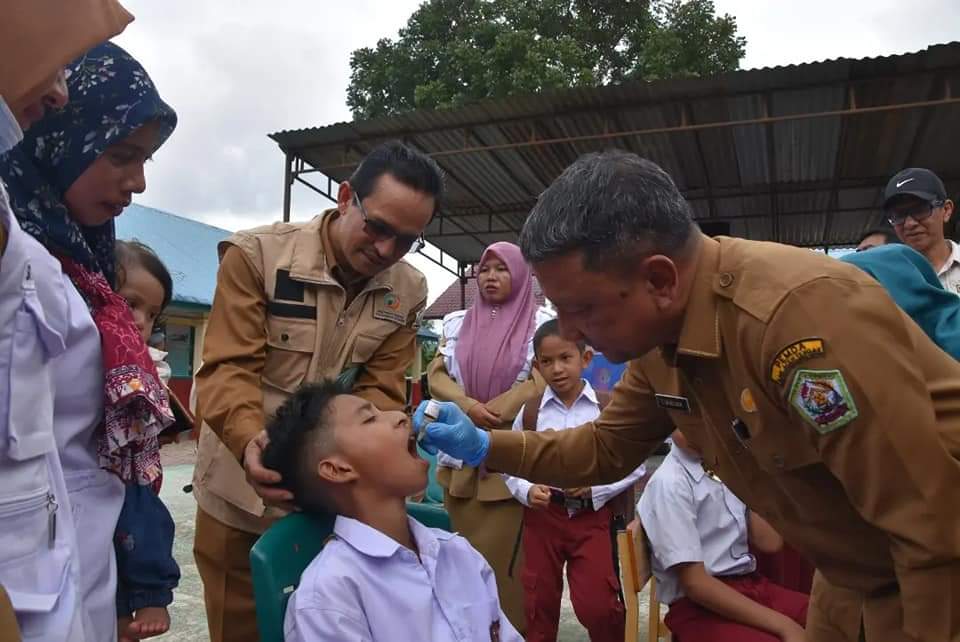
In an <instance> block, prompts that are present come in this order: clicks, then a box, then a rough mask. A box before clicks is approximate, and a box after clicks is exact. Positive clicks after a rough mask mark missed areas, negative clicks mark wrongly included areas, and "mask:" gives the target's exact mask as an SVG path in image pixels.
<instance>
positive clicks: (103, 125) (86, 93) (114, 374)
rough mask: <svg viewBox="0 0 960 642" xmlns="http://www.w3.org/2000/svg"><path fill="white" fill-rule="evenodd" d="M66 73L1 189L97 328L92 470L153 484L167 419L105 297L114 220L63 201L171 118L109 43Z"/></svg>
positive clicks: (8, 163) (0, 165) (136, 69)
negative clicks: (99, 414)
mask: <svg viewBox="0 0 960 642" xmlns="http://www.w3.org/2000/svg"><path fill="white" fill-rule="evenodd" d="M66 73H67V87H68V89H69V91H70V102H69V103H68V104H67V106H66V107H65V108H64V109H62V110H60V111H57V112H53V113H50V114H48V115H47V116H46V117H44V118H43V119H42V120H41V121H40V122H38V123H36V124H35V125H34V126H33V127H31V128H30V130H29V131H28V132H27V134H26V135H25V137H24V140H23V142H22V143H20V145H18V146H17V147H15V148H14V149H12V150H11V151H10V152H8V153H7V154H6V155H4V156H2V157H0V180H2V181H4V182H5V183H6V184H7V188H8V190H9V194H10V204H11V206H12V209H13V211H14V214H15V215H16V217H17V220H18V221H19V222H20V226H21V227H22V228H23V230H24V231H25V232H27V233H28V234H30V235H31V236H33V237H34V238H36V239H37V240H38V241H40V242H41V243H42V244H43V245H44V246H45V247H46V248H47V249H48V250H49V251H50V253H51V254H53V255H54V256H56V257H57V258H58V259H59V260H60V262H61V264H62V265H63V269H64V272H65V273H66V274H67V275H68V276H69V277H70V280H71V281H73V284H74V285H75V286H76V288H77V290H78V291H79V292H80V294H81V295H83V297H84V299H85V300H86V302H87V305H88V307H89V308H90V313H91V316H92V317H93V320H94V323H96V326H97V329H98V330H99V332H100V339H101V353H102V355H103V371H104V376H105V381H104V389H103V390H104V402H103V405H104V430H102V431H99V434H98V453H99V456H100V464H101V466H102V467H103V468H105V469H107V470H111V471H113V472H115V473H116V474H117V475H118V476H119V477H120V478H121V479H123V480H124V481H125V482H136V483H140V484H153V485H154V486H155V487H156V486H157V485H158V484H159V480H160V477H161V470H160V455H159V445H158V443H157V437H156V436H157V434H159V432H160V431H161V430H162V429H163V428H164V426H166V425H168V424H169V423H171V422H172V421H173V415H172V413H171V412H170V405H169V398H168V396H167V392H166V390H165V389H164V388H163V386H162V385H160V381H159V378H158V376H157V370H156V367H155V366H154V365H153V360H152V359H151V358H150V355H149V353H148V352H147V346H146V345H145V344H144V342H143V339H142V338H141V337H140V332H139V331H138V330H137V327H136V324H135V323H134V321H133V316H132V314H131V312H130V308H129V307H128V306H127V304H126V302H125V301H124V300H123V298H122V297H120V296H119V295H118V294H117V293H116V292H114V291H113V284H114V278H115V264H116V261H115V259H114V238H115V237H114V224H113V221H110V222H108V223H105V224H104V225H99V226H96V227H87V226H83V225H79V224H78V223H76V222H75V221H74V220H73V218H72V217H71V216H70V212H69V210H68V209H67V206H66V204H65V203H64V202H63V195H64V193H65V192H66V191H67V189H68V188H69V187H70V186H71V185H72V184H73V183H74V181H76V180H77V178H79V177H80V175H81V174H83V173H84V172H85V171H86V170H87V168H88V167H90V165H92V164H93V163H94V161H96V160H97V158H99V157H100V156H101V155H102V154H103V153H104V152H105V151H106V150H107V148H108V147H110V146H111V145H113V144H115V143H118V142H121V141H123V140H124V139H125V138H127V137H128V136H129V135H130V134H132V133H133V132H134V131H136V130H137V129H139V128H140V127H142V126H143V125H145V124H147V123H151V122H158V123H159V124H160V130H159V135H158V138H157V143H156V146H157V147H159V146H160V145H161V144H163V142H164V141H166V139H167V137H169V135H170V134H171V132H172V131H173V129H174V127H175V126H176V123H177V117H176V114H175V113H174V111H173V110H172V109H171V108H170V107H169V106H168V105H167V104H166V103H164V102H163V101H162V100H161V99H160V96H159V94H158V93H157V90H156V88H155V87H154V85H153V82H152V81H151V80H150V77H149V76H148V75H147V72H146V71H144V69H143V67H141V66H140V63H138V62H137V61H136V60H134V59H133V58H132V57H131V56H130V55H129V54H128V53H127V52H126V51H124V50H123V49H121V48H120V47H118V46H117V45H115V44H112V43H109V42H108V43H105V44H102V45H99V46H97V47H95V48H94V49H92V50H90V51H88V52H87V53H86V54H84V55H83V56H81V57H80V58H79V59H78V60H76V61H74V62H73V63H71V64H70V65H69V66H68V67H67V72H66ZM78 376H82V373H78Z"/></svg>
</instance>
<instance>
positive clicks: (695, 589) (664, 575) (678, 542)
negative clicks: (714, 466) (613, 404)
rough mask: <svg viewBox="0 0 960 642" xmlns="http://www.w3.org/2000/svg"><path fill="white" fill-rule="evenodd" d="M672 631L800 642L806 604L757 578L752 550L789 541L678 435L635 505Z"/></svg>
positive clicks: (733, 640) (724, 641)
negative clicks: (741, 498)
mask: <svg viewBox="0 0 960 642" xmlns="http://www.w3.org/2000/svg"><path fill="white" fill-rule="evenodd" d="M637 516H638V518H639V520H640V523H641V524H642V525H643V528H644V530H645V531H646V534H647V538H648V539H649V541H650V551H651V567H652V569H653V574H654V576H655V577H656V579H657V589H658V592H659V598H660V601H661V602H663V603H664V604H669V605H670V611H669V612H668V613H667V617H666V619H665V622H666V625H667V627H668V628H669V629H670V631H671V632H673V633H674V635H676V637H677V639H679V640H681V641H682V642H775V641H776V640H784V641H786V642H801V641H802V640H803V639H804V632H803V625H804V623H805V621H806V617H807V601H808V597H807V596H806V595H804V594H803V593H797V592H795V591H790V590H787V589H785V588H783V587H781V586H778V585H776V584H774V583H772V582H770V581H769V580H767V579H766V578H764V577H763V576H761V575H759V574H757V573H756V567H757V562H756V559H755V558H754V556H753V555H752V554H751V553H750V550H749V548H750V545H751V544H752V545H753V546H754V547H755V548H756V549H757V550H759V551H762V552H767V553H772V552H775V551H777V550H778V549H780V548H781V547H782V546H783V539H782V538H781V537H780V535H779V534H778V533H777V532H776V531H774V530H773V528H772V527H771V526H770V525H769V524H768V523H767V522H766V521H765V520H764V519H762V518H761V517H760V516H759V515H757V514H756V513H754V512H753V511H750V510H747V507H746V506H745V505H744V503H743V502H742V501H740V499H739V498H737V497H736V496H735V495H734V494H733V493H731V492H730V490H729V489H728V488H727V487H726V486H724V484H723V483H722V482H721V481H720V480H719V479H718V478H717V477H716V476H715V475H714V474H713V473H712V472H711V471H710V470H708V469H707V468H706V467H705V466H704V464H703V460H702V459H701V457H700V454H699V452H698V450H697V448H696V446H695V445H694V444H692V443H690V442H689V440H687V439H686V437H684V435H683V433H681V432H680V431H679V430H675V431H674V432H673V448H672V449H671V450H670V453H669V454H668V455H667V457H666V459H665V460H664V462H663V464H662V465H661V466H660V468H658V469H657V471H656V472H655V473H654V474H653V475H652V476H651V478H650V481H649V482H648V483H647V486H646V488H645V489H644V491H643V495H642V496H641V497H640V501H639V502H638V504H637Z"/></svg>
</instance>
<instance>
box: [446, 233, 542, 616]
mask: <svg viewBox="0 0 960 642" xmlns="http://www.w3.org/2000/svg"><path fill="white" fill-rule="evenodd" d="M476 274H477V288H478V290H479V292H478V295H479V296H478V297H477V299H476V300H475V301H474V302H473V305H472V306H471V307H470V308H469V309H467V310H460V311H458V312H452V313H450V314H448V315H447V316H446V317H444V319H443V339H442V341H441V343H440V350H439V352H438V353H437V357H436V359H434V361H433V363H432V364H431V365H430V369H429V373H428V377H429V383H430V392H431V394H432V395H433V397H434V398H436V399H439V400H441V401H453V402H455V403H456V404H457V405H459V406H460V407H461V408H462V409H463V410H464V412H466V413H467V414H468V415H469V416H470V418H471V419H472V420H473V422H474V423H475V424H476V425H477V426H481V427H483V428H486V429H488V430H504V429H505V430H510V428H511V426H512V424H513V420H514V418H515V417H516V415H517V413H518V412H519V411H520V407H521V406H522V405H523V403H524V402H525V401H527V399H529V398H531V397H533V396H534V395H536V394H537V393H538V392H539V391H542V390H543V387H544V384H543V380H542V379H541V378H540V377H539V374H536V373H534V372H532V370H531V365H532V362H533V333H534V332H535V331H536V329H537V328H538V327H539V326H540V324H542V323H544V322H545V321H547V320H549V319H551V318H553V317H554V314H553V312H551V311H550V310H549V309H547V308H538V306H537V302H536V298H535V296H534V293H533V274H532V272H531V270H530V267H529V266H528V265H527V264H526V263H525V262H524V260H523V257H522V256H521V254H520V248H519V247H517V246H516V245H514V244H513V243H506V242H500V243H494V244H493V245H491V246H489V247H488V248H487V249H486V251H484V253H483V255H482V256H481V257H480V262H479V263H478V264H477V273H476ZM438 463H439V472H438V474H437V479H438V481H439V482H440V485H441V486H443V487H444V489H445V492H444V504H445V505H446V507H447V511H448V512H449V513H450V519H451V521H452V523H453V528H454V529H455V530H456V531H457V532H459V533H460V534H461V535H463V536H464V537H466V538H467V539H468V540H469V541H470V543H471V544H473V546H474V547H475V548H476V549H477V550H479V551H480V552H481V553H482V554H483V556H484V557H485V558H486V559H487V562H488V563H489V564H490V566H491V567H492V568H493V571H494V573H495V574H496V578H497V589H498V591H499V593H500V603H501V605H502V607H503V610H504V613H506V615H507V617H508V618H510V622H511V623H512V624H513V625H514V627H516V628H517V630H519V631H520V632H521V633H522V632H523V628H524V623H525V622H524V615H523V589H522V587H521V585H520V581H519V578H520V568H521V564H522V561H519V560H518V561H516V562H514V568H515V571H514V573H513V574H512V577H510V573H509V569H510V562H511V557H512V555H513V548H514V543H515V542H516V539H517V533H518V532H519V529H520V520H521V517H522V515H523V507H522V505H521V504H520V503H519V502H517V501H516V500H515V499H513V497H512V496H511V494H510V491H509V489H507V486H506V484H504V482H503V479H502V477H501V476H500V475H487V474H486V471H485V470H483V469H475V468H470V467H467V466H463V465H462V463H461V462H460V461H459V460H456V459H453V458H451V457H448V456H446V455H444V454H443V453H440V456H439V458H438Z"/></svg>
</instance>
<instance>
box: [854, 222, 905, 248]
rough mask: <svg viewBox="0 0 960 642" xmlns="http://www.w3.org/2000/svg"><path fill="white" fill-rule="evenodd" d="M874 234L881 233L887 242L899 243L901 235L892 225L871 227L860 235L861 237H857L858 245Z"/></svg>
mask: <svg viewBox="0 0 960 642" xmlns="http://www.w3.org/2000/svg"><path fill="white" fill-rule="evenodd" d="M874 234H879V235H881V236H882V237H883V239H884V241H886V242H887V244H892V243H899V242H900V237H898V236H897V233H896V231H894V229H893V228H892V227H889V226H884V227H871V228H870V229H869V230H867V231H866V232H864V233H863V234H861V235H860V238H858V239H857V245H860V244H861V243H863V241H864V239H866V238H868V237H870V236H873V235H874Z"/></svg>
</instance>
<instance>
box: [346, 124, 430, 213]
mask: <svg viewBox="0 0 960 642" xmlns="http://www.w3.org/2000/svg"><path fill="white" fill-rule="evenodd" d="M384 174H390V175H391V176H393V177H394V178H395V179H397V180H398V181H400V182H401V183H403V184H404V185H406V186H407V187H409V188H411V189H413V190H416V191H418V192H421V193H423V194H429V195H430V196H432V197H433V200H434V207H433V211H434V213H436V211H437V210H438V209H439V208H440V201H441V200H443V191H444V188H443V170H441V169H440V166H439V165H437V162H436V161H435V160H433V159H432V158H430V157H429V156H427V155H426V154H423V153H421V152H418V151H417V150H415V149H413V148H412V147H409V146H408V145H404V144H403V143H401V142H400V141H396V140H394V141H389V142H386V143H383V144H381V145H378V146H377V147H374V148H373V150H371V152H370V153H369V154H367V155H366V156H365V157H364V159H363V160H362V161H360V165H359V166H358V167H357V169H355V170H354V171H353V174H352V175H351V176H350V180H349V181H348V182H349V183H350V188H351V189H352V190H353V192H354V193H355V194H356V195H357V198H358V199H359V200H361V201H362V200H363V199H365V198H366V197H368V196H369V195H370V194H371V193H372V192H373V186H374V184H376V182H377V179H378V178H380V177H381V176H383V175H384Z"/></svg>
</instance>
